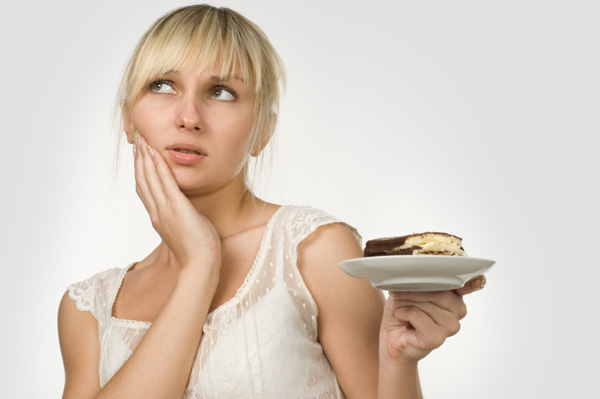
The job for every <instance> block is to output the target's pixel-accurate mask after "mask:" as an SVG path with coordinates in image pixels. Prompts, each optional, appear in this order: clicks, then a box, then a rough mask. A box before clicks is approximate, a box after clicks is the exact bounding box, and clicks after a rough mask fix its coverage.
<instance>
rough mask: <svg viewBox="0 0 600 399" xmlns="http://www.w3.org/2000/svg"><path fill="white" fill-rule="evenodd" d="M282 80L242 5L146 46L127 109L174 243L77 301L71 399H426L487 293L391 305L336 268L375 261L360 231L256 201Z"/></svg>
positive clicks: (67, 330)
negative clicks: (253, 185)
mask: <svg viewBox="0 0 600 399" xmlns="http://www.w3.org/2000/svg"><path fill="white" fill-rule="evenodd" d="M282 79H283V67H282V65H281V62H280V60H279V57H278V56H277V53H276V52H275V50H274V49H273V48H272V46H271V44H270V43H269V41H268V39H267V38H266V37H265V35H264V34H263V33H262V31H261V30H260V29H259V28H258V27H257V26H255V25H254V24H253V23H252V22H250V21H248V20H247V19H245V18H244V17H242V16H241V15H239V14H237V13H235V12H233V11H231V10H228V9H217V8H213V7H210V6H204V5H202V6H191V7H184V8H181V9H178V10H175V11H173V12H171V13H169V14H167V15H165V16H164V17H163V18H161V19H159V20H158V21H157V22H156V23H155V24H154V25H153V26H152V27H151V28H150V29H149V31H148V32H147V33H146V34H145V35H144V36H143V37H142V39H141V41H140V43H139V44H138V47H137V48H136V51H135V52H134V55H133V56H132V59H131V60H130V63H129V66H128V68H127V71H126V73H125V76H124V78H123V82H122V86H121V91H120V106H121V111H122V117H123V128H124V131H125V133H126V136H127V140H128V141H129V142H130V143H131V144H133V149H134V157H135V178H136V189H137V193H138V195H139V196H140V199H141V200H142V202H143V204H144V206H145V207H146V209H147V211H148V213H149V215H150V218H151V220H152V225H153V227H154V228H155V229H156V231H157V232H158V233H159V235H160V237H161V238H162V242H161V243H160V244H159V246H158V247H157V248H156V249H155V250H154V251H153V252H152V253H150V254H149V255H148V256H147V257H145V258H144V259H143V260H141V261H139V262H136V263H133V264H131V265H129V266H128V267H126V268H124V269H111V270H107V271H105V272H102V273H100V274H98V275H96V276H93V277H92V278H90V279H88V280H85V281H82V282H79V283H77V284H74V285H72V286H70V287H69V289H68V291H67V293H65V296H64V297H63V300H62V302H61V305H60V310H59V334H60V343H61V349H62V353H63V359H64V364H65V371H66V381H65V389H64V396H63V397H64V398H65V399H69V398H121V397H122V398H161V399H163V398H178V399H179V398H181V397H186V398H241V397H248V398H284V397H290V398H342V397H347V398H370V397H373V398H374V397H378V398H415V397H419V396H420V387H419V381H418V376H417V363H418V361H419V360H420V359H422V358H423V357H424V356H426V355H427V354H428V353H429V352H430V351H431V350H432V349H434V348H436V347H438V346H439V345H441V344H442V343H443V341H444V340H445V338H446V337H448V336H450V335H452V334H454V333H456V332H457V331H458V328H459V320H460V319H461V318H462V317H464V315H465V313H466V310H465V306H464V303H463V301H462V295H464V294H467V293H469V292H472V291H474V290H476V289H479V288H481V286H482V282H483V280H482V278H479V279H476V280H474V281H472V282H470V283H469V284H467V286H465V287H464V288H463V289H461V290H458V291H454V292H442V293H393V294H392V295H391V296H390V298H389V299H388V300H387V303H385V301H384V298H383V296H382V294H381V292H379V291H377V290H375V289H373V288H372V287H371V286H370V285H368V284H367V283H365V282H362V281H359V280H357V279H353V278H351V277H349V276H347V275H345V274H344V273H343V272H342V271H341V270H340V269H339V267H338V266H337V265H338V263H339V262H340V261H342V260H344V259H348V258H355V257H360V256H362V253H361V246H360V241H359V239H358V235H357V233H356V232H355V231H354V230H353V229H352V228H350V227H349V226H347V225H345V224H344V223H342V222H341V221H340V220H338V219H336V218H334V217H332V216H330V215H328V214H326V213H324V212H321V211H319V210H316V209H313V208H309V207H295V206H278V205H275V204H271V203H268V202H265V201H263V200H261V199H259V198H256V197H255V196H254V195H253V194H252V192H251V191H250V190H249V188H248V184H247V174H248V160H249V158H250V157H256V156H258V155H259V154H260V153H261V151H262V150H263V148H264V147H265V146H266V145H267V143H268V142H269V139H270V137H271V135H272V133H273V130H274V128H275V124H276V119H277V105H278V99H279V82H280V81H281V80H282ZM384 304H385V307H384ZM382 315H383V316H382Z"/></svg>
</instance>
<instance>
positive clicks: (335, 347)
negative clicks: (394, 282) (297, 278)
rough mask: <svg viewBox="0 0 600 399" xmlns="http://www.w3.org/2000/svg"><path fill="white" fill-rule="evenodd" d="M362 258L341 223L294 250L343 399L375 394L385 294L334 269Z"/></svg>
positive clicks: (360, 250) (360, 252) (323, 344)
mask: <svg viewBox="0 0 600 399" xmlns="http://www.w3.org/2000/svg"><path fill="white" fill-rule="evenodd" d="M362 256H363V254H362V248H361V247H360V245H359V244H358V241H357V240H356V238H355V237H354V234H353V233H352V232H351V231H350V230H349V229H348V228H347V227H346V226H345V225H343V224H340V223H336V224H331V225H326V226H322V227H320V228H319V229H317V230H316V231H315V232H314V233H313V234H311V235H310V236H309V237H308V238H307V239H305V240H304V241H303V242H302V243H301V244H300V246H299V248H298V268H299V270H300V272H301V273H302V277H303V279H304V281H305V282H306V285H307V286H308V288H309V290H310V292H311V294H312V296H313V298H314V299H315V302H316V304H317V307H318V312H319V313H318V317H317V323H318V336H319V341H320V342H321V345H322V346H323V350H324V351H325V355H326V356H327V358H328V360H329V362H330V363H331V365H332V367H333V369H334V371H335V374H336V377H337V380H338V382H339V383H340V386H341V388H342V390H343V391H344V394H345V395H346V397H347V398H369V397H375V396H376V394H377V378H378V345H379V328H380V325H381V318H382V314H383V305H384V298H383V294H382V293H381V291H379V290H376V289H374V288H373V287H371V285H370V284H369V283H367V282H365V281H362V280H359V279H356V278H354V277H350V276H348V275H347V274H346V273H344V272H343V271H342V270H341V269H340V268H339V267H338V263H339V262H341V261H342V260H345V259H349V258H358V257H362Z"/></svg>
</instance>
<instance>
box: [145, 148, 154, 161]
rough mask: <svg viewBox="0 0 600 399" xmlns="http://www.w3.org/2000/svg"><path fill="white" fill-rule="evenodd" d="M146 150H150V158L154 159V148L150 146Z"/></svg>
mask: <svg viewBox="0 0 600 399" xmlns="http://www.w3.org/2000/svg"><path fill="white" fill-rule="evenodd" d="M146 150H148V154H150V156H151V157H152V158H154V151H152V147H150V145H147V146H146Z"/></svg>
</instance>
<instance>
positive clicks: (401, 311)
mask: <svg viewBox="0 0 600 399" xmlns="http://www.w3.org/2000/svg"><path fill="white" fill-rule="evenodd" d="M394 307H395V309H394V316H396V318H398V317H401V318H400V320H405V321H408V322H410V323H411V324H412V325H413V327H414V328H415V329H417V330H419V331H434V330H439V331H440V333H441V335H443V336H444V338H445V337H449V336H452V335H455V334H456V333H457V332H458V331H459V330H460V320H461V319H462V318H464V317H465V316H466V313H467V312H466V307H462V308H461V310H460V311H459V312H458V313H453V312H451V311H449V310H446V309H443V308H440V307H439V306H437V305H435V304H434V303H431V302H413V301H406V300H399V299H394ZM402 317H406V318H405V319H403V318H402ZM413 323H416V324H413Z"/></svg>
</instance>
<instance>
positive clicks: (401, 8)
mask: <svg viewBox="0 0 600 399" xmlns="http://www.w3.org/2000/svg"><path fill="white" fill-rule="evenodd" d="M3 4H4V5H3V6H2V15H3V18H2V23H1V24H0V41H1V49H2V61H1V62H0V68H1V77H2V78H3V81H2V84H1V85H0V87H1V88H2V93H3V95H2V106H1V107H0V110H1V111H0V112H1V113H2V114H1V125H0V126H2V136H1V140H0V143H1V145H2V151H1V152H0V171H1V173H2V175H1V180H0V181H1V184H2V196H1V201H2V202H1V207H0V212H1V213H0V216H1V221H0V223H1V224H0V226H1V229H2V241H1V242H2V252H1V253H2V257H3V259H2V262H1V263H0V264H1V267H2V273H1V277H0V281H1V282H2V290H1V291H0V295H1V298H0V299H1V301H0V306H1V308H0V311H1V313H0V314H1V315H2V328H1V329H0V334H1V340H0V342H1V343H2V344H1V345H2V348H1V352H0V353H1V355H0V367H1V370H0V371H1V375H2V376H1V377H0V392H2V397H6V398H43V397H54V398H57V397H60V394H61V389H62V384H63V369H62V361H61V357H60V352H59V346H58V338H57V332H56V312H57V307H58V303H59V301H60V298H61V296H62V294H63V292H64V290H65V287H66V286H67V285H68V284H70V283H73V282H75V281H79V280H81V279H84V278H87V277H89V276H91V275H92V274H94V273H96V272H98V271H101V270H104V269H107V268H111V267H116V266H125V265H126V264H128V263H129V262H131V261H133V260H136V259H140V258H141V257H143V256H145V255H146V253H147V252H148V251H149V250H150V249H151V248H153V247H154V245H156V243H157V236H156V235H155V233H153V231H152V229H151V227H150V224H149V222H148V220H147V216H146V215H145V213H144V209H143V207H142V206H141V203H140V202H139V200H138V199H137V197H136V195H135V192H134V189H133V184H132V178H131V165H130V150H129V148H125V149H124V150H123V152H122V158H123V162H122V163H121V172H120V173H119V175H118V177H115V174H114V173H113V167H112V163H113V161H112V160H111V157H110V156H109V155H110V154H111V153H114V148H115V144H114V140H113V137H112V135H111V129H112V124H111V119H110V118H111V115H112V110H113V105H114V98H115V94H116V89H117V86H118V83H119V80H120V76H121V73H122V71H123V69H124V66H125V62H126V59H127V58H128V56H129V54H130V52H131V50H132V49H133V47H134V45H135V43H136V41H137V40H138V38H139V37H140V36H141V34H142V33H143V32H144V31H145V29H146V28H147V27H148V26H149V25H150V24H151V23H152V22H153V21H154V20H155V19H156V18H158V17H159V16H160V15H162V14H164V13H165V12H167V11H168V10H170V9H172V8H174V7H177V6H180V5H185V4H187V3H185V2H177V1H167V0H162V1H159V0H150V1H149V0H146V1H131V0H127V1H124V0H105V1H102V2H91V1H75V0H55V1H41V0H32V1H28V2H20V3H18V5H17V3H16V2H13V4H10V5H6V2H5V3H3ZM213 4H215V5H219V4H224V5H228V6H231V7H232V8H234V9H236V10H238V11H240V12H242V13H243V14H245V15H246V16H248V17H249V18H250V19H252V20H254V21H255V22H257V23H258V24H259V26H261V27H262V28H263V30H264V31H265V32H266V33H267V34H268V36H269V37H270V38H271V39H272V41H273V43H274V45H275V46H276V48H277V49H278V50H279V52H280V54H281V56H282V58H283V60H284V62H285V64H286V66H287V70H288V74H289V85H288V90H287V94H286V96H285V98H284V101H283V104H282V115H281V123H280V126H279V130H278V138H277V142H276V143H275V144H276V145H275V147H276V149H275V154H276V157H275V158H274V160H273V163H272V167H270V168H269V169H270V171H269V173H270V177H269V179H268V184H267V186H268V187H267V188H266V189H264V188H260V190H261V192H265V193H266V198H267V199H270V200H272V201H274V202H278V203H286V204H287V203H291V204H310V205H312V206H315V207H318V208H321V209H324V210H326V211H328V212H330V213H332V214H334V215H336V216H338V217H340V218H342V219H344V220H346V221H347V222H349V223H350V224H352V225H354V226H355V227H357V228H358V229H359V230H360V232H361V233H362V234H363V236H364V238H365V239H369V238H374V237H377V236H386V235H400V234H407V233H411V232H419V231H423V230H441V231H448V232H452V233H454V234H457V235H459V236H461V237H463V238H464V246H465V248H466V250H467V251H468V252H469V254H470V255H471V256H479V257H486V258H491V259H495V260H496V261H497V264H496V266H495V267H494V268H493V269H492V270H491V271H490V272H489V274H488V286H487V287H486V288H485V290H483V291H482V292H479V293H476V294H473V295H472V296H470V297H468V299H467V304H468V306H469V310H470V311H469V315H468V316H467V318H466V319H465V320H464V323H463V327H462V330H461V332H460V333H459V334H458V335H457V336H455V337H452V338H451V339H449V340H448V341H447V342H446V344H445V345H444V346H443V347H442V348H440V349H438V350H437V351H435V352H434V353H432V354H431V355H430V356H429V357H428V358H426V359H425V360H424V361H423V362H422V365H421V375H422V383H423V387H424V391H425V395H426V397H427V398H440V399H442V398H443V399H445V398H461V399H469V398H498V399H500V398H502V399H504V398H544V397H571V398H573V397H590V395H589V394H590V393H591V392H595V391H597V390H596V383H595V380H596V379H597V372H598V367H597V365H596V361H597V359H598V357H599V355H600V353H599V349H598V341H597V339H598V338H597V334H595V330H594V329H593V328H592V327H593V326H592V324H593V322H594V319H596V318H597V315H598V307H597V305H598V300H597V297H596V296H595V295H594V292H593V291H594V290H595V289H597V280H595V278H597V270H598V266H600V265H599V264H598V260H597V259H598V258H597V257H595V255H596V253H597V252H598V248H599V246H598V242H599V241H598V238H597V235H598V228H599V222H600V220H599V214H598V210H597V209H598V208H597V207H598V204H599V200H600V198H599V196H598V193H597V191H598V185H599V184H598V174H599V173H598V172H599V171H600V165H599V161H598V140H597V137H598V134H599V133H600V129H599V118H598V110H599V106H600V79H599V73H598V71H600V56H599V51H598V39H599V37H600V28H599V26H600V24H598V17H599V9H598V6H596V5H594V4H597V3H596V2H593V1H577V0H575V1H568V2H567V1H533V0H519V1H513V0H506V1H495V2H492V1H475V0H472V1H466V0H458V1H419V2H417V1H383V0H371V1H368V2H352V1H343V2H342V1H329V2H328V1H322V0H321V1H316V0H308V1H307V0H303V1H294V2H291V1H290V2H285V1H275V0H263V1H241V0H239V1H224V2H219V1H215V2H213ZM340 300H343V298H340ZM594 325H595V324H594Z"/></svg>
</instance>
